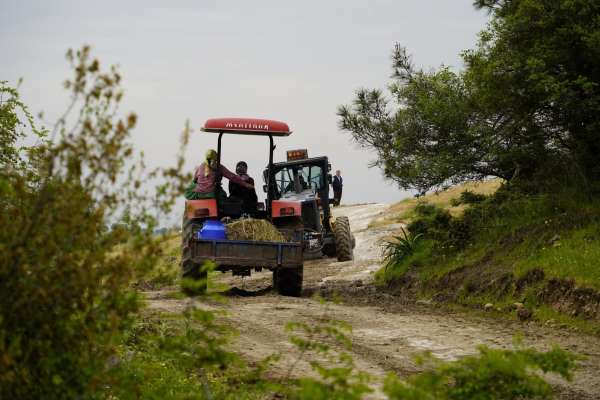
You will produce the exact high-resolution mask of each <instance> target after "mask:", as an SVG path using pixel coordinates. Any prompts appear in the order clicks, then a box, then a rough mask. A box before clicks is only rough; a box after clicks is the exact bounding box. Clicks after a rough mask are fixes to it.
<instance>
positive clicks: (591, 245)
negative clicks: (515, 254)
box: [515, 223, 600, 289]
mask: <svg viewBox="0 0 600 400" xmlns="http://www.w3.org/2000/svg"><path fill="white" fill-rule="evenodd" d="M560 236H561V237H560V239H558V240H557V241H556V242H554V243H553V244H547V245H546V246H543V247H542V248H540V249H532V250H533V251H531V252H530V253H529V254H528V255H527V256H525V257H523V258H521V259H519V260H517V261H516V263H515V271H516V272H517V273H519V274H522V273H524V272H525V271H527V270H529V269H531V268H541V269H543V270H544V272H545V273H546V275H547V276H550V277H556V278H572V279H574V280H575V282H576V283H577V284H579V285H582V286H588V287H593V288H596V289H600V224H598V223H593V224H590V225H589V226H586V227H584V228H580V229H575V230H573V231H563V232H561V235H560Z"/></svg>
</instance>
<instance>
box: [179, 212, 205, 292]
mask: <svg viewBox="0 0 600 400" xmlns="http://www.w3.org/2000/svg"><path fill="white" fill-rule="evenodd" d="M199 227H200V224H199V223H198V222H196V221H194V220H191V219H188V218H186V216H185V215H184V216H183V222H182V224H181V277H182V278H183V279H193V280H196V281H198V282H197V283H198V285H199V287H198V285H195V286H196V287H195V289H196V291H197V292H202V293H203V292H206V289H207V285H208V282H207V277H208V274H207V272H206V271H202V265H201V264H198V263H194V262H193V261H192V239H193V236H194V232H195V231H196V230H197V229H198V228H199ZM184 290H185V288H184Z"/></svg>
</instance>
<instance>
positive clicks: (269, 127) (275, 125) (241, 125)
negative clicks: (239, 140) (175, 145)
mask: <svg viewBox="0 0 600 400" xmlns="http://www.w3.org/2000/svg"><path fill="white" fill-rule="evenodd" d="M202 130H203V131H204V132H219V133H221V132H224V133H237V134H242V135H261V136H269V135H272V136H289V135H290V134H291V133H292V131H290V127H289V126H288V124H286V123H285V122H281V121H273V120H270V119H257V118H211V119H208V120H206V122H205V123H204V126H203V127H202Z"/></svg>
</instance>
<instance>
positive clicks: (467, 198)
mask: <svg viewBox="0 0 600 400" xmlns="http://www.w3.org/2000/svg"><path fill="white" fill-rule="evenodd" d="M487 198H488V196H486V195H484V194H480V193H475V192H472V191H470V190H465V191H463V192H461V194H460V196H459V197H458V198H457V199H456V198H455V199H452V200H450V205H452V206H453V207H457V206H460V205H461V204H479V203H481V202H482V201H484V200H485V199H487Z"/></svg>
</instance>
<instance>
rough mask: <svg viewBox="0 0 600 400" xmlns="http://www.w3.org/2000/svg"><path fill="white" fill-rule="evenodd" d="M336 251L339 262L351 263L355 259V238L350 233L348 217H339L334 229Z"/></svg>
mask: <svg viewBox="0 0 600 400" xmlns="http://www.w3.org/2000/svg"><path fill="white" fill-rule="evenodd" d="M333 234H334V237H335V249H336V252H337V259H338V261H350V260H352V258H353V254H352V253H353V252H352V249H353V248H354V236H352V232H350V221H349V220H348V217H337V218H336V219H335V226H334V229H333Z"/></svg>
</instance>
